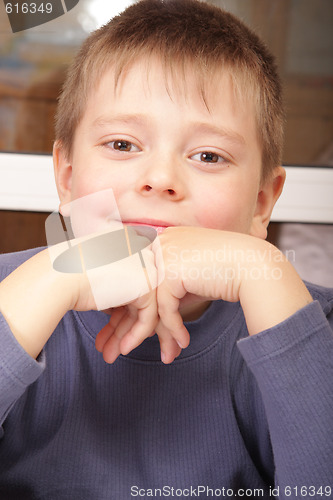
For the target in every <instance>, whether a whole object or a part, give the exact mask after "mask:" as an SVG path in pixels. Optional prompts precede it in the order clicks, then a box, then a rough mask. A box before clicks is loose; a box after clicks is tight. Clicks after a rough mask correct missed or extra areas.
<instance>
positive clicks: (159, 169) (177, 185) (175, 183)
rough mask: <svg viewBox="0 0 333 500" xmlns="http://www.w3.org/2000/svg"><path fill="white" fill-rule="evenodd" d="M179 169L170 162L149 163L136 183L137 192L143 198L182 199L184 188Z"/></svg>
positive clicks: (178, 166)
mask: <svg viewBox="0 0 333 500" xmlns="http://www.w3.org/2000/svg"><path fill="white" fill-rule="evenodd" d="M180 168H181V166H180V165H175V162H173V161H172V160H170V161H165V160H164V161H158V160H157V161H156V162H151V163H150V164H149V165H146V167H145V169H144V171H143V172H141V175H140V178H139V180H138V183H137V188H138V191H139V192H140V194H142V195H143V196H162V197H164V198H167V199H170V201H179V200H181V199H183V197H184V194H185V186H184V183H183V181H182V178H181V172H180Z"/></svg>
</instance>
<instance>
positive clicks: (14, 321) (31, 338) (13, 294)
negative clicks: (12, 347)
mask: <svg viewBox="0 0 333 500" xmlns="http://www.w3.org/2000/svg"><path fill="white" fill-rule="evenodd" d="M74 280H75V276H74V275H70V274H69V275H66V274H64V273H58V272H56V271H55V270H54V269H53V267H52V264H51V260H50V257H49V253H48V250H44V251H42V252H40V253H38V254H37V255H35V256H34V257H32V258H31V259H29V260H28V261H26V262H25V263H24V264H23V265H21V266H20V267H19V268H17V269H16V270H15V271H14V272H13V273H11V274H10V275H9V276H8V277H7V278H6V279H5V280H4V281H3V282H2V283H0V310H1V312H2V314H3V316H4V317H5V319H6V321H7V322H8V325H9V326H10V328H11V331H12V333H13V335H14V336H15V337H16V339H17V340H18V342H19V343H20V344H21V345H22V347H23V348H24V349H25V350H26V351H27V352H28V354H30V356H32V357H33V358H36V357H37V356H38V354H39V353H40V351H41V350H42V348H43V346H44V345H45V343H46V341H47V340H48V338H49V337H50V335H51V334H52V332H53V331H54V329H55V327H56V326H57V324H58V323H59V321H60V319H61V318H62V317H63V316H64V314H65V313H66V312H67V311H68V310H69V309H71V308H72V307H73V306H74V304H75V286H73V284H74Z"/></svg>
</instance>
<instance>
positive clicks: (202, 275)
mask: <svg viewBox="0 0 333 500" xmlns="http://www.w3.org/2000/svg"><path fill="white" fill-rule="evenodd" d="M159 238H160V244H161V247H162V251H163V265H164V272H165V279H164V281H163V282H162V283H161V284H160V285H159V287H158V289H157V304H158V315H159V317H160V326H159V327H158V328H157V333H159V332H161V334H164V335H166V334H167V333H166V332H169V333H168V334H170V332H171V335H172V336H173V337H174V338H175V339H176V341H178V343H179V344H180V345H183V347H186V345H187V344H186V333H185V330H184V329H185V327H184V325H183V320H182V317H181V314H180V312H179V309H180V306H181V301H182V299H183V298H184V297H185V296H186V295H187V294H188V293H191V294H194V295H196V296H201V297H203V298H206V299H210V300H214V299H222V300H225V301H229V302H236V301H240V303H241V306H242V308H243V311H244V315H245V319H246V322H247V326H248V330H249V333H250V335H253V334H256V333H258V332H260V331H263V330H265V329H267V328H270V327H272V326H274V325H276V324H278V323H280V322H281V321H283V320H284V319H286V318H287V317H289V316H291V315H292V314H293V313H294V312H296V311H297V310H298V309H300V308H302V307H303V306H305V305H306V304H308V303H309V302H311V301H312V298H311V296H310V294H309V292H308V291H307V289H306V287H305V285H304V284H303V282H302V280H301V279H300V277H299V276H298V274H297V273H296V271H295V270H294V268H293V267H292V265H291V264H290V263H289V262H288V261H287V259H286V258H285V257H284V256H283V254H282V253H281V252H280V251H279V250H278V249H277V248H275V247H274V246H273V245H271V244H270V243H268V242H267V241H264V240H261V239H259V238H255V237H252V236H249V235H245V234H239V233H233V232H226V231H219V230H214V229H206V228H197V227H175V228H169V229H166V230H165V231H164V232H163V233H162V234H161V235H160V237H159ZM160 265H162V262H157V267H158V268H159V266H160ZM159 329H160V330H159Z"/></svg>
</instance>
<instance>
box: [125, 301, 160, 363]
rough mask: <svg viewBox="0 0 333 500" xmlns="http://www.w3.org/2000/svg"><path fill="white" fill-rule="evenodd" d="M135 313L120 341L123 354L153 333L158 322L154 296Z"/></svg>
mask: <svg viewBox="0 0 333 500" xmlns="http://www.w3.org/2000/svg"><path fill="white" fill-rule="evenodd" d="M137 314H138V315H137V320H136V322H135V324H134V325H133V327H132V328H131V329H130V331H129V332H128V333H127V334H126V335H125V337H124V338H123V340H122V341H121V353H122V354H124V355H126V354H128V353H129V352H130V351H132V350H133V349H135V348H136V347H138V346H139V345H140V344H141V343H142V342H143V341H144V340H145V339H146V338H147V337H150V336H151V335H152V334H153V333H154V331H155V328H156V326H157V324H158V316H157V305H156V300H155V296H154V297H152V300H151V301H150V303H149V304H148V305H147V306H146V307H143V308H142V309H138V311H137Z"/></svg>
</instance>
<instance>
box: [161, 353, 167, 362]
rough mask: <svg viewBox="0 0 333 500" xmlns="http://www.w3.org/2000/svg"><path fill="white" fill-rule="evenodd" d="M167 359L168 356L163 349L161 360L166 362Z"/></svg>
mask: <svg viewBox="0 0 333 500" xmlns="http://www.w3.org/2000/svg"><path fill="white" fill-rule="evenodd" d="M165 360H166V356H165V354H164V352H162V351H161V361H162V363H165Z"/></svg>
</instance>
